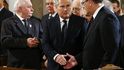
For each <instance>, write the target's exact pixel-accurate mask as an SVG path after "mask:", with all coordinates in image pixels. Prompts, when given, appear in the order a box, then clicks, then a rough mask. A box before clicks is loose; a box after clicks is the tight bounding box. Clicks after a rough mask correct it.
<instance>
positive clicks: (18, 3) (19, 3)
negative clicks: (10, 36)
mask: <svg viewBox="0 0 124 70" xmlns="http://www.w3.org/2000/svg"><path fill="white" fill-rule="evenodd" d="M26 3H27V1H26V0H16V2H15V3H14V12H17V11H18V9H19V7H21V6H24V5H26Z"/></svg>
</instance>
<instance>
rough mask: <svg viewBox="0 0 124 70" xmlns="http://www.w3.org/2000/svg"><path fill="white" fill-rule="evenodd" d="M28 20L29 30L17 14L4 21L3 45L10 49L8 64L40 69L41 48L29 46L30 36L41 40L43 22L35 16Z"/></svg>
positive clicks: (2, 31)
mask: <svg viewBox="0 0 124 70" xmlns="http://www.w3.org/2000/svg"><path fill="white" fill-rule="evenodd" d="M28 22H29V28H28V29H29V30H28V31H27V30H26V28H25V27H24V25H23V24H22V22H21V21H20V19H19V18H18V17H17V16H16V15H15V16H13V17H11V18H8V19H6V20H4V21H3V23H2V24H3V25H2V30H1V37H2V38H1V39H2V45H3V46H4V47H6V48H7V49H8V66H12V67H22V68H32V69H33V68H34V69H39V68H40V66H41V59H42V58H41V56H42V53H41V50H40V48H39V47H35V48H29V47H28V46H27V38H29V37H37V38H38V39H39V41H40V42H41V38H42V28H41V23H40V21H38V20H37V19H35V18H33V17H32V18H30V19H29V20H28ZM39 46H41V45H39Z"/></svg>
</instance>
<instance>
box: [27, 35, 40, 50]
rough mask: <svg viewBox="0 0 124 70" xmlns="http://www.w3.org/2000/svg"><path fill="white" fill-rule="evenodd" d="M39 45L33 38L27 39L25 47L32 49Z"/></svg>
mask: <svg viewBox="0 0 124 70" xmlns="http://www.w3.org/2000/svg"><path fill="white" fill-rule="evenodd" d="M38 44H39V41H38V39H37V38H35V37H33V38H28V39H27V45H28V47H30V48H32V47H36V46H37V45H38Z"/></svg>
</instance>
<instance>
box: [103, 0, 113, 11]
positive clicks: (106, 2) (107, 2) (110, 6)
mask: <svg viewBox="0 0 124 70" xmlns="http://www.w3.org/2000/svg"><path fill="white" fill-rule="evenodd" d="M102 3H103V4H104V5H105V7H107V8H108V9H109V10H111V11H112V12H113V7H112V3H111V2H110V1H109V0H103V1H102Z"/></svg>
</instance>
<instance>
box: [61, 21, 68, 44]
mask: <svg viewBox="0 0 124 70" xmlns="http://www.w3.org/2000/svg"><path fill="white" fill-rule="evenodd" d="M63 22H64V25H63V27H62V38H63V39H64V40H63V43H64V41H65V39H66V32H67V21H66V20H63Z"/></svg>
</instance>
